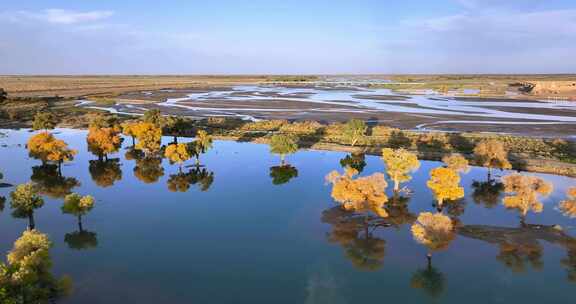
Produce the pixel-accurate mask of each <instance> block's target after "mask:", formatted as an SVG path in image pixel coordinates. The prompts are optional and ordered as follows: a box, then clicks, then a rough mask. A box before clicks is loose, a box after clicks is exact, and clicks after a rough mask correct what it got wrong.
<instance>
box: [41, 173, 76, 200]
mask: <svg viewBox="0 0 576 304" xmlns="http://www.w3.org/2000/svg"><path fill="white" fill-rule="evenodd" d="M30 180H31V181H32V182H33V183H34V187H35V189H36V190H37V191H38V193H39V194H42V195H46V196H48V197H51V198H55V199H60V198H64V196H66V195H67V194H70V193H71V192H72V189H73V188H74V187H78V186H80V182H79V181H78V180H77V179H75V178H73V177H65V176H62V174H60V172H58V167H57V166H56V165H43V166H34V167H32V175H31V176H30Z"/></svg>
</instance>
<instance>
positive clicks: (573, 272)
mask: <svg viewBox="0 0 576 304" xmlns="http://www.w3.org/2000/svg"><path fill="white" fill-rule="evenodd" d="M560 262H561V263H562V265H563V266H564V267H565V268H566V271H567V273H568V276H567V279H568V281H570V282H573V283H576V246H574V247H572V248H570V249H568V253H567V256H566V258H564V259H562V261H560Z"/></svg>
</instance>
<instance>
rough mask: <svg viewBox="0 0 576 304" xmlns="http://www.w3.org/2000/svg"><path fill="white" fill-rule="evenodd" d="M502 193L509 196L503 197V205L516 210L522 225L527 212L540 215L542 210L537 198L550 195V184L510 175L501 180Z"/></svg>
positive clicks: (537, 178) (519, 175)
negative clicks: (502, 184) (502, 185)
mask: <svg viewBox="0 0 576 304" xmlns="http://www.w3.org/2000/svg"><path fill="white" fill-rule="evenodd" d="M502 182H503V183H504V191H505V192H506V193H507V194H509V195H508V196H506V197H504V199H503V201H502V202H503V204H504V206H505V207H506V208H508V209H517V210H518V211H519V212H520V215H521V222H522V223H524V220H525V219H526V215H527V214H528V211H532V212H536V213H540V212H542V209H543V208H544V205H543V204H542V202H540V198H539V196H543V197H545V196H548V195H550V193H552V189H553V187H552V184H550V183H548V182H545V181H544V180H543V179H541V178H539V177H536V176H528V175H521V174H511V175H507V176H504V177H503V178H502Z"/></svg>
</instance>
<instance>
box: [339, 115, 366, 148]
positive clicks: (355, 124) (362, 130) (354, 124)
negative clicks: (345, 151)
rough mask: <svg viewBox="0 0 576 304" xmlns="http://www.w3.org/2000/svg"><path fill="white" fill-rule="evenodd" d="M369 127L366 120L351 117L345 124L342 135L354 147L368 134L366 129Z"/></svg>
mask: <svg viewBox="0 0 576 304" xmlns="http://www.w3.org/2000/svg"><path fill="white" fill-rule="evenodd" d="M367 130H368V127H367V126H366V122H365V121H363V120H359V119H351V120H349V121H348V122H347V123H345V124H344V126H343V128H342V137H343V138H344V140H346V141H347V142H348V143H350V145H351V146H352V147H354V146H355V145H356V144H357V143H358V141H360V140H361V139H362V138H364V136H366V131H367Z"/></svg>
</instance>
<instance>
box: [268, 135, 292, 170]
mask: <svg viewBox="0 0 576 304" xmlns="http://www.w3.org/2000/svg"><path fill="white" fill-rule="evenodd" d="M296 151H298V138H297V137H296V136H294V135H291V134H276V135H273V136H272V137H271V138H270V152H272V153H274V154H278V155H280V159H281V165H282V166H284V165H285V164H286V163H285V160H284V158H285V157H286V155H287V154H292V153H296Z"/></svg>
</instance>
